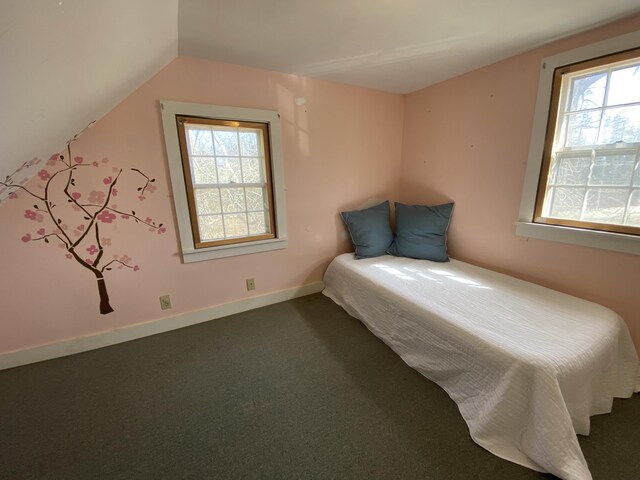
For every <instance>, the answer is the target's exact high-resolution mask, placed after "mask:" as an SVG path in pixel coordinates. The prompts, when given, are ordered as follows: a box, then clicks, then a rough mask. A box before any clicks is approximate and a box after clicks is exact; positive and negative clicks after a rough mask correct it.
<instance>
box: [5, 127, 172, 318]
mask: <svg viewBox="0 0 640 480" xmlns="http://www.w3.org/2000/svg"><path fill="white" fill-rule="evenodd" d="M81 133H82V132H81ZM78 135H79V134H78ZM78 135H76V136H74V137H73V139H71V140H69V142H67V148H66V151H67V156H66V158H65V156H64V155H61V154H55V155H52V156H51V158H49V160H48V161H47V162H46V165H45V166H44V167H43V168H41V169H40V170H39V171H38V173H37V175H38V177H39V180H40V183H39V184H38V185H37V186H36V188H34V187H29V188H27V187H26V186H25V183H26V182H20V183H16V182H14V180H13V178H12V177H13V176H7V177H6V178H5V180H4V181H0V186H2V187H4V188H7V189H10V193H9V198H11V199H18V198H19V197H22V196H25V197H26V198H30V199H31V200H32V201H34V203H33V204H32V205H31V206H30V207H29V208H27V209H26V210H25V211H24V217H25V218H26V219H27V220H29V221H30V222H34V223H36V224H41V225H36V226H35V227H34V230H33V231H31V232H27V233H25V234H24V235H23V236H22V238H21V240H22V241H23V242H25V243H28V242H43V243H45V244H50V245H57V246H58V247H60V250H61V252H64V255H65V257H66V258H67V259H69V260H73V261H75V262H76V263H77V264H79V265H80V266H81V267H83V268H85V269H86V270H88V271H90V272H91V273H92V274H93V275H94V277H95V280H96V282H97V287H98V294H99V298H100V313H101V314H103V315H104V314H108V313H111V312H113V311H114V310H113V307H112V306H111V304H110V303H109V294H108V291H107V286H106V280H105V273H106V272H109V271H111V270H113V269H114V268H116V269H130V270H132V271H134V272H137V271H138V270H139V269H140V267H139V265H137V264H135V263H134V262H133V259H132V258H131V257H130V256H129V255H126V254H125V255H113V256H111V257H109V256H108V255H106V254H105V252H106V250H105V249H106V248H107V247H110V246H111V238H110V237H109V236H108V235H107V234H106V233H105V231H103V230H107V229H108V228H109V226H111V225H113V224H114V223H115V222H120V221H122V222H124V221H129V222H135V223H136V224H139V225H140V226H143V227H145V228H147V229H148V230H149V231H150V232H152V233H157V234H163V233H165V232H166V227H165V226H164V225H163V224H162V223H156V221H155V220H154V219H153V218H151V217H149V216H143V215H141V214H139V213H137V212H136V211H135V210H133V209H128V208H122V207H119V206H118V205H116V204H115V203H114V201H115V198H116V197H118V198H120V197H121V196H124V195H122V194H121V192H120V191H119V189H118V187H119V186H120V184H121V183H125V180H124V178H125V177H126V176H132V177H133V179H130V181H129V182H128V183H127V185H126V186H130V185H132V184H133V185H137V186H136V187H134V188H136V192H135V193H136V195H135V196H136V197H137V201H138V202H143V201H144V200H145V199H146V196H147V195H149V194H152V193H153V192H154V191H155V190H156V187H155V185H154V182H155V179H154V178H150V177H149V176H148V175H146V174H145V173H144V172H142V171H141V170H139V169H137V168H130V169H126V170H124V169H122V168H117V167H112V168H111V170H110V171H109V174H107V175H105V176H104V177H103V178H102V181H101V184H100V188H97V189H93V188H91V189H90V191H88V192H87V191H83V190H82V188H81V185H80V183H81V182H80V180H79V178H78V177H79V176H80V172H82V171H83V170H84V169H96V170H95V171H96V172H100V171H101V170H104V168H105V167H106V165H107V164H108V163H109V160H108V159H107V158H103V159H102V161H101V162H97V161H94V162H91V163H87V162H85V160H84V158H83V157H80V156H76V157H73V159H72V156H71V144H72V143H73V142H75V141H76V139H77V137H78ZM30 163H31V165H34V164H37V162H34V161H33V160H32V161H31V162H30ZM31 165H30V166H31ZM91 173H93V175H92V177H94V178H95V173H94V172H91ZM102 175H104V174H102ZM102 175H100V176H102ZM98 178H99V177H98ZM132 182H135V183H132ZM86 183H91V184H92V185H95V180H94V181H92V182H86ZM70 225H71V226H70ZM36 228H37V230H36Z"/></svg>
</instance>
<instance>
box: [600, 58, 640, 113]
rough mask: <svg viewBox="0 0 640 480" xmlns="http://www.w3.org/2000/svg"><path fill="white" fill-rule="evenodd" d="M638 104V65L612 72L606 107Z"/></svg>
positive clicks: (639, 99) (639, 85)
mask: <svg viewBox="0 0 640 480" xmlns="http://www.w3.org/2000/svg"><path fill="white" fill-rule="evenodd" d="M634 102H640V65H634V66H632V67H627V68H621V69H620V70H614V71H613V72H612V74H611V85H610V86H609V99H608V101H607V105H620V104H623V103H634Z"/></svg>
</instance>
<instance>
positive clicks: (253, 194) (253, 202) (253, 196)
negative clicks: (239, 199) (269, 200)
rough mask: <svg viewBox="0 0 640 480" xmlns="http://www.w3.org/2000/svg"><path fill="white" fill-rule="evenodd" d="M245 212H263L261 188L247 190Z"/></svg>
mask: <svg viewBox="0 0 640 480" xmlns="http://www.w3.org/2000/svg"><path fill="white" fill-rule="evenodd" d="M246 192H247V210H264V209H265V207H266V205H265V201H264V190H263V189H262V188H247V189H246Z"/></svg>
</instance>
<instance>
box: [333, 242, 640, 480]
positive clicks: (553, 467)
mask: <svg viewBox="0 0 640 480" xmlns="http://www.w3.org/2000/svg"><path fill="white" fill-rule="evenodd" d="M324 282H325V289H324V291H323V293H324V294H325V295H326V296H328V297H329V298H331V299H332V300H333V301H334V302H336V303H337V304H338V305H340V306H342V307H343V308H344V309H345V310H346V311H347V312H348V313H349V314H350V315H352V316H353V317H356V318H358V319H359V320H361V321H362V322H363V323H364V324H365V325H366V326H367V327H368V328H369V329H370V330H371V332H373V333H374V334H375V335H376V336H378V337H379V338H380V339H382V340H383V341H384V342H385V343H386V344H387V345H389V346H390V347H391V348H392V349H393V350H394V351H395V352H396V353H397V354H398V355H400V357H401V358H402V359H403V360H404V361H405V362H406V363H407V364H408V365H409V366H411V367H412V368H414V369H416V370H417V371H419V372H420V373H422V374H423V375H424V376H425V377H427V378H429V379H430V380H433V381H434V382H436V383H437V384H438V385H440V386H441V387H442V388H443V389H444V390H445V391H446V392H447V393H448V394H449V396H450V397H451V398H452V399H453V400H454V401H455V402H456V403H457V405H458V407H459V409H460V413H461V414H462V416H463V417H464V420H465V421H466V423H467V425H468V426H469V431H470V434H471V437H472V438H473V440H474V441H475V442H476V443H478V444H479V445H480V446H482V447H484V448H485V449H487V450H489V451H490V452H491V453H493V454H495V455H497V456H499V457H501V458H504V459H507V460H510V461H512V462H515V463H518V464H520V465H523V466H525V467H528V468H531V469H534V470H537V471H540V472H549V473H552V474H554V475H557V476H558V477H560V478H564V479H568V480H573V479H576V480H584V479H590V478H591V474H590V472H589V468H588V466H587V463H586V461H585V458H584V456H583V454H582V451H581V449H580V445H579V443H578V439H577V437H576V433H577V434H582V435H587V434H588V433H589V421H590V418H589V417H590V416H592V415H596V414H601V413H607V412H610V411H611V407H612V403H613V398H614V397H623V398H625V397H630V396H631V395H633V393H634V392H635V391H639V390H640V382H639V381H638V373H639V371H640V370H639V364H638V356H637V354H636V351H635V347H634V345H633V342H632V340H631V336H630V334H629V331H628V329H627V326H626V324H625V323H624V321H623V320H622V319H621V318H620V317H619V316H618V315H617V314H616V313H615V312H613V311H611V310H609V309H607V308H605V307H603V306H601V305H597V304H594V303H591V302H588V301H586V300H582V299H579V298H576V297H572V296H570V295H566V294H563V293H560V292H556V291H554V290H550V289H548V288H544V287H541V286H539V285H535V284H532V283H529V282H525V281H522V280H518V279H516V278H513V277H509V276H507V275H503V274H499V273H496V272H493V271H490V270H486V269H482V268H479V267H476V266H473V265H470V264H467V263H464V262H460V261H456V260H453V259H452V260H451V261H450V262H448V263H435V262H430V261H428V260H413V259H407V258H399V257H392V256H389V255H386V256H383V257H377V258H371V259H362V260H355V259H354V257H353V254H344V255H340V256H338V257H336V258H335V259H334V260H333V261H332V263H331V264H330V265H329V268H328V269H327V272H326V274H325V276H324Z"/></svg>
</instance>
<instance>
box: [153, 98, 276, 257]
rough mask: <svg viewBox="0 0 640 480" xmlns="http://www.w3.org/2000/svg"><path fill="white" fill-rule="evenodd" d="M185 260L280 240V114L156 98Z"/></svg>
mask: <svg viewBox="0 0 640 480" xmlns="http://www.w3.org/2000/svg"><path fill="white" fill-rule="evenodd" d="M160 108H161V113H162V123H163V129H164V137H165V145H166V148H167V158H168V161H169V173H170V176H171V186H172V190H173V200H174V205H175V209H176V218H177V222H178V232H179V235H180V243H181V250H182V258H183V261H184V262H187V263H188V262H194V261H200V260H208V259H214V258H221V257H229V256H236V255H244V254H250V253H259V252H266V251H271V250H278V249H283V248H286V247H287V245H288V241H287V223H286V206H285V188H284V166H283V161H282V147H281V126H280V115H279V114H278V112H275V111H271V110H258V109H248V108H238V107H227V106H220V105H204V104H195V103H182V102H169V101H164V100H163V101H161V102H160Z"/></svg>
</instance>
